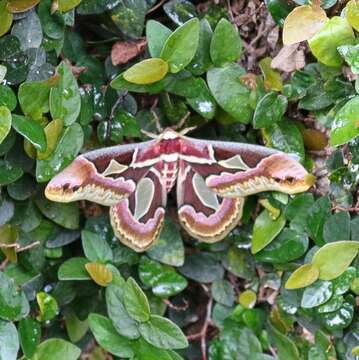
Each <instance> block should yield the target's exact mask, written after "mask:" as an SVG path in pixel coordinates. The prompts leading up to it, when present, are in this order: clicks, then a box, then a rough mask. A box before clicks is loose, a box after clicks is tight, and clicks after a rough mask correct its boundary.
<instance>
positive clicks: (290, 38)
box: [283, 5, 327, 45]
mask: <svg viewBox="0 0 359 360" xmlns="http://www.w3.org/2000/svg"><path fill="white" fill-rule="evenodd" d="M326 21H327V15H326V13H325V11H324V10H323V9H321V8H320V7H314V6H313V7H312V6H310V5H303V6H298V7H296V8H294V9H293V10H292V11H291V13H290V14H289V15H288V16H287V17H286V19H285V21H284V25H283V44H284V45H292V44H295V43H298V42H301V41H305V40H309V39H310V38H311V37H312V36H314V35H315V34H316V33H317V32H318V31H319V30H320V28H321V27H322V26H323V25H324V23H325V22H326Z"/></svg>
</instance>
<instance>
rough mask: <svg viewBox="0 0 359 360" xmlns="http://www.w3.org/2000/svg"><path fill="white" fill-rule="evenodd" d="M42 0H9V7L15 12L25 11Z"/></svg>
mask: <svg viewBox="0 0 359 360" xmlns="http://www.w3.org/2000/svg"><path fill="white" fill-rule="evenodd" d="M39 2H40V0H8V1H7V9H8V10H9V11H11V12H13V13H18V12H24V11H27V10H30V9H32V8H33V7H35V6H36V5H37V4H38V3H39Z"/></svg>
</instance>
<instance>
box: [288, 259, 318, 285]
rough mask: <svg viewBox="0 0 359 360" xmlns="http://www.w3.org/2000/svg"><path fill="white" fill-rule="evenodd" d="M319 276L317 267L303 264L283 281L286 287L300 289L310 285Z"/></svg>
mask: <svg viewBox="0 0 359 360" xmlns="http://www.w3.org/2000/svg"><path fill="white" fill-rule="evenodd" d="M318 278H319V269H318V268H317V267H316V266H314V265H313V264H304V265H302V266H300V267H299V268H298V269H296V270H295V271H294V272H293V273H292V274H291V275H290V277H289V278H288V280H287V282H286V283H285V288H286V289H300V288H303V287H307V286H310V285H311V284H313V283H314V281H316V280H317V279H318Z"/></svg>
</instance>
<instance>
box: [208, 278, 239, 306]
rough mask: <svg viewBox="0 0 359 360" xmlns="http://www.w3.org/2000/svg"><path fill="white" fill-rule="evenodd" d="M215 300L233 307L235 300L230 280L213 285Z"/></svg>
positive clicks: (218, 281)
mask: <svg viewBox="0 0 359 360" xmlns="http://www.w3.org/2000/svg"><path fill="white" fill-rule="evenodd" d="M211 292H212V296H213V299H214V300H216V301H217V302H218V303H220V304H222V305H226V306H232V305H233V303H234V300H235V296H234V290H233V286H232V284H231V283H230V282H229V281H228V280H224V279H218V280H215V281H214V282H213V283H212V288H211Z"/></svg>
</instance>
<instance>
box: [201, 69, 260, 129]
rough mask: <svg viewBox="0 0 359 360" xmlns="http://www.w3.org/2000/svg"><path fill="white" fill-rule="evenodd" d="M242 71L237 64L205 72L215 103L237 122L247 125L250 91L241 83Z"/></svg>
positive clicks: (250, 110) (250, 111)
mask: <svg viewBox="0 0 359 360" xmlns="http://www.w3.org/2000/svg"><path fill="white" fill-rule="evenodd" d="M242 75H244V70H243V69H242V67H241V66H240V65H238V64H235V63H234V64H228V65H226V66H224V67H222V68H212V69H210V70H209V71H208V72H207V82H208V87H209V89H210V91H211V93H212V95H213V97H214V98H215V99H216V101H217V103H218V104H219V105H220V106H221V108H222V109H223V110H225V111H226V112H227V113H228V114H229V115H231V116H233V118H234V119H236V120H237V121H239V122H243V123H245V124H247V123H248V122H249V121H250V119H251V118H252V114H253V110H252V108H251V106H250V98H249V95H250V91H249V90H248V89H247V88H246V87H245V86H244V85H243V84H242V83H241V81H240V77H241V76H242Z"/></svg>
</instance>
